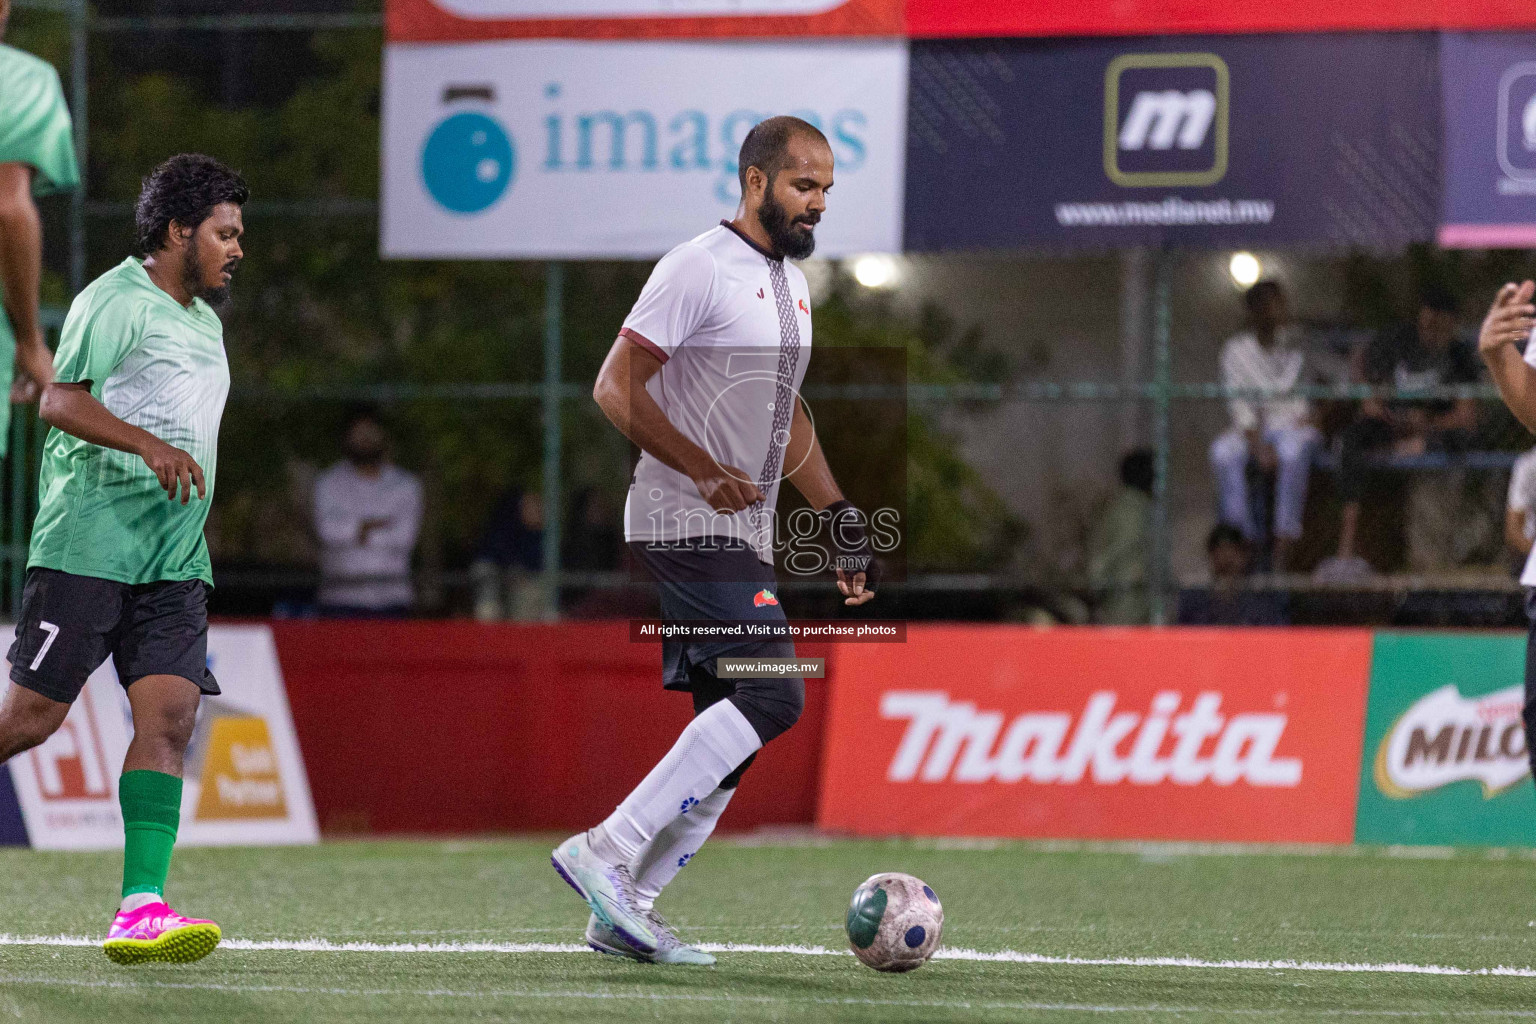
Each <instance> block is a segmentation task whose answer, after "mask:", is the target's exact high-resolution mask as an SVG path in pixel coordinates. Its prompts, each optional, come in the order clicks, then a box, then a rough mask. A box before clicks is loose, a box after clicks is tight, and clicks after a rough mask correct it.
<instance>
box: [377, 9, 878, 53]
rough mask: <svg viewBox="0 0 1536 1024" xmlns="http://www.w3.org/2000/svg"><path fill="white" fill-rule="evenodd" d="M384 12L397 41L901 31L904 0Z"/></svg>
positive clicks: (392, 37)
mask: <svg viewBox="0 0 1536 1024" xmlns="http://www.w3.org/2000/svg"><path fill="white" fill-rule="evenodd" d="M684 6H686V9H687V10H688V11H689V12H690V13H689V15H687V16H678V15H677V14H676V13H675V12H676V11H677V10H678V9H679V8H680V7H684ZM384 17H385V28H386V31H387V34H388V36H389V39H390V41H391V42H397V43H401V42H452V41H457V40H464V41H468V40H481V39H532V38H572V39H683V38H693V37H703V38H725V37H744V36H751V37H766V38H794V37H799V36H899V35H901V34H902V0H746V2H742V0H697V2H693V3H689V4H687V5H679V4H676V3H674V2H672V0H388V2H387V3H386V5H385V11H384Z"/></svg>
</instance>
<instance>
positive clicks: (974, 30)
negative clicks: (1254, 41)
mask: <svg viewBox="0 0 1536 1024" xmlns="http://www.w3.org/2000/svg"><path fill="white" fill-rule="evenodd" d="M906 18H907V34H908V35H910V36H913V37H914V38H944V37H949V38H962V37H985V36H1138V35H1203V34H1208V33H1232V32H1325V31H1405V30H1412V29H1437V28H1444V29H1453V28H1454V29H1512V28H1524V27H1530V26H1533V25H1536V6H1533V5H1532V4H1530V3H1529V2H1528V0H1359V2H1357V3H1350V4H1341V3H1336V2H1334V0H1272V2H1270V3H1263V4H1235V3H1224V2H1221V0H1024V2H1019V3H1010V2H1008V0H986V2H978V0H908V2H907V7H906Z"/></svg>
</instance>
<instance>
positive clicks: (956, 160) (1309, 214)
mask: <svg viewBox="0 0 1536 1024" xmlns="http://www.w3.org/2000/svg"><path fill="white" fill-rule="evenodd" d="M1437 68H1438V64H1437V57H1436V43H1435V37H1434V36H1432V35H1428V34H1424V35H1409V34H1402V35H1315V36H1209V37H1184V38H1166V37H1165V38H1154V39H1136V40H1119V41H1116V40H1073V41H1063V42H1028V41H1021V40H991V41H979V42H915V43H913V44H912V82H911V112H910V115H909V116H910V125H909V142H908V151H907V176H908V180H909V181H911V182H913V183H914V187H910V188H908V190H907V214H906V229H907V233H906V244H907V248H908V249H911V250H918V251H922V250H938V249H957V248H983V249H985V248H1015V247H1021V246H1046V247H1095V248H1097V247H1114V246H1123V245H1159V244H1169V245H1181V244H1189V245H1243V246H1256V245H1266V244H1277V245H1278V244H1294V243H1314V244H1317V243H1321V244H1330V245H1359V246H1370V247H1395V246H1400V245H1403V244H1406V243H1408V242H1413V241H1427V240H1429V239H1432V238H1433V237H1434V233H1435V228H1436V225H1437V223H1438V216H1439V208H1438V203H1439V193H1440V158H1439V154H1440V128H1439V110H1440V93H1439V86H1438V73H1437Z"/></svg>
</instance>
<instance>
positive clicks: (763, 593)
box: [752, 587, 779, 608]
mask: <svg viewBox="0 0 1536 1024" xmlns="http://www.w3.org/2000/svg"><path fill="white" fill-rule="evenodd" d="M778 603H779V599H778V598H776V597H774V596H773V591H771V590H769V589H768V588H766V587H764V588H763V589H762V590H759V591H758V592H757V593H756V594H753V595H752V607H754V608H761V607H763V605H766V604H774V605H776V604H778Z"/></svg>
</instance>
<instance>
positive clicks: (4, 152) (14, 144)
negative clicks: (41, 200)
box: [0, 67, 80, 195]
mask: <svg viewBox="0 0 1536 1024" xmlns="http://www.w3.org/2000/svg"><path fill="white" fill-rule="evenodd" d="M6 84H7V85H8V86H9V87H10V88H12V89H14V90H15V91H16V92H17V93H19V95H17V96H16V97H15V101H14V102H12V97H10V96H7V97H6V102H5V104H4V105H3V106H0V163H22V164H27V165H29V166H31V167H32V168H33V169H34V170H35V171H36V172H37V173H36V175H35V176H34V177H33V179H32V192H33V194H34V195H47V194H49V193H51V192H62V191H65V190H68V189H72V188H75V187H77V186H78V185H79V184H80V168H79V165H78V164H77V163H76V161H75V141H74V134H73V131H74V129H73V126H72V124H71V122H70V119H69V108H68V107H67V106H65V104H64V90H63V88H62V87H61V86H60V85H59V74H58V72H57V71H55V70H54V69H53V68H52V67H45V68H43V69H41V70H39V71H38V72H36V73H28V74H26V75H25V76H23V77H18V78H17V79H14V80H12V81H9V82H7V83H6Z"/></svg>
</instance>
